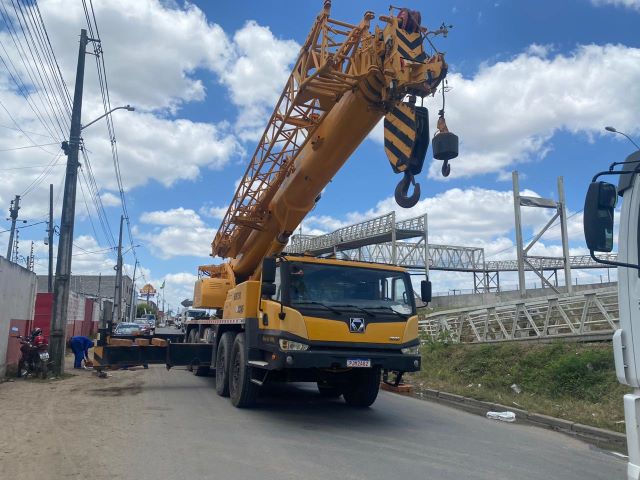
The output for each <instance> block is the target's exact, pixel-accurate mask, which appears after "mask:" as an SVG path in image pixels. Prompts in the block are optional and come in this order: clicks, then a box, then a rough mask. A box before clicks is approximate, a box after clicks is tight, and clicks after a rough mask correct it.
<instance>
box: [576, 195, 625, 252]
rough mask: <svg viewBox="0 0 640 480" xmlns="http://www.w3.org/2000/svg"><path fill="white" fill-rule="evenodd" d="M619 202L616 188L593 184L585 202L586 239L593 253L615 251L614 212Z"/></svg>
mask: <svg viewBox="0 0 640 480" xmlns="http://www.w3.org/2000/svg"><path fill="white" fill-rule="evenodd" d="M617 200H618V193H617V191H616V187H615V186H614V185H612V184H611V183H607V182H592V183H591V184H589V190H587V197H586V199H585V201H584V238H585V240H586V242H587V248H588V249H589V250H590V251H591V252H607V253H608V252H611V250H613V210H614V208H615V206H616V202H617Z"/></svg>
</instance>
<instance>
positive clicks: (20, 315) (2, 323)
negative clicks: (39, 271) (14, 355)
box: [0, 257, 36, 377]
mask: <svg viewBox="0 0 640 480" xmlns="http://www.w3.org/2000/svg"><path fill="white" fill-rule="evenodd" d="M35 302H36V275H35V273H33V272H30V271H29V270H27V269H26V268H23V267H21V266H19V265H16V264H15V263H12V262H9V261H8V260H6V259H5V258H4V257H0V377H4V376H5V374H6V367H7V350H8V345H9V342H17V340H15V339H11V338H9V333H10V326H11V324H12V321H13V324H14V326H18V327H21V326H22V325H21V324H22V323H25V324H27V323H29V322H31V320H32V319H33V315H34V308H35ZM25 329H26V327H25V328H21V333H22V331H23V330H25Z"/></svg>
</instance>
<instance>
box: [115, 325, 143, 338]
mask: <svg viewBox="0 0 640 480" xmlns="http://www.w3.org/2000/svg"><path fill="white" fill-rule="evenodd" d="M141 333H142V331H141V329H140V325H138V324H137V323H130V322H123V323H118V324H117V325H116V326H115V328H114V329H113V336H114V337H115V336H118V335H139V334H141Z"/></svg>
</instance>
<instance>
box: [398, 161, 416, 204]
mask: <svg viewBox="0 0 640 480" xmlns="http://www.w3.org/2000/svg"><path fill="white" fill-rule="evenodd" d="M410 185H413V194H411V196H408V193H409V186H410ZM395 198H396V203H397V204H398V205H400V206H401V207H402V208H411V207H413V206H414V205H415V204H416V203H418V200H420V184H419V183H416V181H415V179H414V177H413V174H412V173H410V172H408V171H406V170H405V172H404V177H402V180H400V182H399V183H398V185H397V186H396V191H395Z"/></svg>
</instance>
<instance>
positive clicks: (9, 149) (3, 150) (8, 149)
mask: <svg viewBox="0 0 640 480" xmlns="http://www.w3.org/2000/svg"><path fill="white" fill-rule="evenodd" d="M50 145H59V143H58V142H53V143H42V144H40V145H23V146H22V147H13V148H4V149H2V150H0V152H13V151H14V150H24V149H25V148H40V147H48V146H50Z"/></svg>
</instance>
